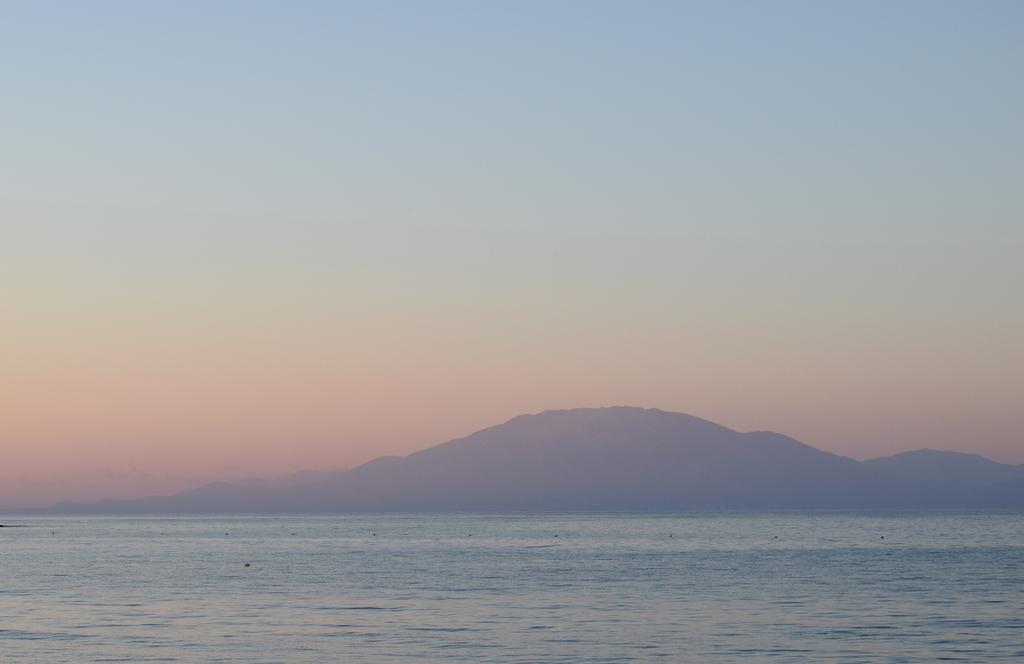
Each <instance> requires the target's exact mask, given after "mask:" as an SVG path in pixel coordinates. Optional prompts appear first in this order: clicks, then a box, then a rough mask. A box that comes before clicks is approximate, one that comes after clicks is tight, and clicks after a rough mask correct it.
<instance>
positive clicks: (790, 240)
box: [0, 1, 1024, 506]
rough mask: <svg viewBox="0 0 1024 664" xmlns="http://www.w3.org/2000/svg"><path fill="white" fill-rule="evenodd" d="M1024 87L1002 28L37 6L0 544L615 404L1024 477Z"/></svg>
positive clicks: (832, 9) (956, 20)
mask: <svg viewBox="0 0 1024 664" xmlns="http://www.w3.org/2000/svg"><path fill="white" fill-rule="evenodd" d="M1021 63H1024V4H1022V3H1019V2H1009V1H1007V2H999V1H992V2H984V3H968V2H917V1H910V2H902V3H882V2H862V3H849V4H824V3H813V2H785V3H772V4H757V3H743V2H737V3H731V2H729V3H717V2H716V3H710V2H694V3H674V2H644V3H618V2H592V3H586V4H582V3H572V2H565V3H515V4H512V3H474V2H442V3H424V4H416V3H401V2H399V3H384V4H382V3H370V2H367V3H362V2H352V3H333V2H303V3H297V4H292V3H273V2H250V3H244V4H231V3H225V4H221V3H217V4H210V3H199V2H175V3H123V2H105V1H96V2H89V3H57V4H51V3H32V2H11V3H5V4H4V5H3V6H2V7H0V75H2V77H0V78H2V80H3V81H4V85H3V95H4V99H3V103H2V104H0V122H2V123H3V127H4V128H5V129H6V131H5V132H4V144H3V149H2V150H0V284H2V286H0V451H2V454H0V506H8V505H10V506H27V505H38V504H45V503H48V502H54V501H56V500H60V499H67V498H76V499H91V498H99V497H118V496H119V495H120V496H124V495H126V494H128V493H132V494H133V495H143V494H146V493H157V492H163V491H168V492H169V491H173V490H177V489H180V488H185V487H186V486H188V485H195V484H201V483H204V482H207V481H212V480H217V479H237V478H240V477H245V476H280V475H284V474H288V473H291V472H295V471H299V470H307V469H336V468H345V467H351V466H354V465H357V464H359V463H362V462H365V461H367V460H369V459H372V458H375V457H378V456H382V455H404V454H408V453H410V452H413V451H416V450H420V449H424V448H427V447H430V446H431V445H434V444H437V443H440V442H443V441H446V440H449V439H453V438H457V437H459V436H463V435H466V434H468V433H471V432H473V431H476V430H478V429H481V428H484V427H487V426H491V425H493V424H496V423H500V422H503V421H506V420H508V419H509V418H511V417H513V416H515V415H518V414H521V413H530V412H538V411H542V410H547V409H558V408H575V407H580V406H604V405H611V404H627V405H636V406H642V407H647V408H661V409H664V410H668V411H675V412H684V413H691V414H694V415H697V416H699V417H702V418H706V419H709V420H712V421H715V422H719V423H722V424H724V425H726V426H728V427H730V428H733V429H736V430H738V431H752V430H771V431H778V432H781V433H784V434H786V435H788V436H792V437H794V438H796V439H798V440H801V441H803V442H805V443H807V444H809V445H813V446H815V447H817V448H819V449H822V450H826V451H829V452H834V453H836V454H840V455H843V456H849V457H852V458H856V459H864V458H868V457H875V456H881V455H886V454H893V453H897V452H902V451H907V450H913V449H918V448H935V449H946V450H955V451H961V452H968V453H978V454H982V455H985V456H987V457H989V458H992V459H994V460H996V461H1001V462H1007V463H1016V464H1020V463H1024V437H1022V433H1021V432H1022V431H1024V403H1022V396H1021V395H1024V371H1022V369H1021V368H1022V367H1024V305H1022V299H1021V297H1020V290H1021V284H1022V283H1024V261H1022V260H1021V256H1022V255H1024V222H1022V218H1024V207H1022V202H1021V195H1020V192H1021V189H1022V186H1024V86H1021V85H1020V83H1019V79H1020V69H1021ZM48 496H49V497H48Z"/></svg>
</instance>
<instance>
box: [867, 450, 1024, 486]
mask: <svg viewBox="0 0 1024 664" xmlns="http://www.w3.org/2000/svg"><path fill="white" fill-rule="evenodd" d="M864 465H865V466H867V467H868V468H871V469H872V470H876V471H878V472H880V473H884V474H886V475H891V476H894V477H900V478H903V479H913V480H922V481H929V482H953V483H957V484H963V485H970V486H985V485H992V484H996V483H999V482H1008V481H1010V480H1015V479H1024V466H1013V465H1010V464H1006V463H998V462H996V461H992V460H991V459H986V458H985V457H983V456H981V455H980V454H965V453H963V452H944V451H940V450H914V451H912V452H903V453H901V454H894V455H893V456H887V457H879V458H877V459H868V460H867V461H864Z"/></svg>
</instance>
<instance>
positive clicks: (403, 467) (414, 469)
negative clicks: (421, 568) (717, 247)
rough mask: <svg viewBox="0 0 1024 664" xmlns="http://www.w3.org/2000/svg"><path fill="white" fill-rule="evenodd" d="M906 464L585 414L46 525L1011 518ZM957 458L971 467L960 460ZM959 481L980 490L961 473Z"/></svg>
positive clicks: (682, 419) (663, 421) (689, 424)
mask: <svg viewBox="0 0 1024 664" xmlns="http://www.w3.org/2000/svg"><path fill="white" fill-rule="evenodd" d="M912 454H917V455H918V456H911V457H910V458H909V459H897V457H890V458H888V459H889V460H886V459H874V460H872V461H870V462H866V463H860V462H857V461H855V460H853V459H848V458H845V457H841V456H837V455H835V454H830V453H828V452H823V451H821V450H818V449H815V448H813V447H810V446H809V445H805V444H803V443H800V442H799V441H796V440H794V439H792V438H789V437H787V436H784V435H782V434H778V433H773V432H769V431H756V432H750V433H740V432H737V431H733V430H731V429H728V428H726V427H723V426H720V425H718V424H715V423H713V422H709V421H707V420H702V419H700V418H697V417H693V416H690V415H684V414H681V413H669V412H665V411H661V410H653V409H641V408H626V407H613V408H587V409H576V410H562V411H546V412H543V413H539V414H536V415H523V416H520V417H516V418H513V419H512V420H509V421H508V422H506V423H504V424H501V425H498V426H494V427H491V428H488V429H484V430H482V431H479V432H477V433H474V434H472V435H470V436H467V437H465V438H460V439H458V440H453V441H450V442H448V443H444V444H442V445H438V446H436V447H432V448H430V449H427V450H424V451H422V452H417V453H415V454H411V455H409V456H406V457H381V458H379V459H376V460H374V461H371V462H369V463H367V464H364V465H362V466H359V467H357V468H354V469H352V470H349V471H344V472H340V473H335V474H330V475H329V476H327V477H325V478H313V480H312V481H309V482H301V483H295V484H287V485H284V486H282V485H275V484H272V483H260V482H243V483H234V484H231V483H214V484H210V485H207V486H204V487H201V488H199V489H195V490H193V491H186V492H184V493H179V494H175V495H172V496H154V497H150V498H141V499H138V500H117V501H101V502H98V503H90V504H81V503H63V504H60V505H57V506H55V507H54V508H52V509H51V510H50V511H53V512H63V513H170V512H179V513H215V512H249V513H260V512H271V513H272V512H352V511H454V510H495V511H502V510H721V509H760V510H768V509H843V508H956V507H970V508H982V507H1013V508H1019V507H1024V482H1021V483H1017V484H1015V483H1014V482H1013V481H1012V478H1001V479H996V480H993V481H988V480H985V481H982V480H978V481H977V482H975V481H973V480H972V481H970V482H962V481H960V480H959V479H950V477H958V476H957V475H956V473H954V472H953V466H955V465H956V463H955V461H956V459H953V458H951V459H949V460H947V461H945V462H943V463H947V462H948V463H949V464H951V465H950V467H949V469H947V471H944V472H945V473H946V474H943V473H937V472H925V471H923V470H921V471H920V472H918V471H915V470H913V469H914V468H918V467H919V466H920V467H924V466H926V465H927V464H916V465H915V460H916V459H918V458H919V457H920V455H919V453H912ZM940 454H941V453H940ZM902 456H904V455H898V457H902ZM962 456H965V457H968V460H967V461H966V462H965V463H968V464H975V465H978V462H977V459H976V458H974V457H973V455H962ZM921 458H923V457H921ZM956 458H959V456H958V457H956ZM977 458H981V457H977ZM892 459H897V460H896V461H892ZM986 461H987V460H986ZM989 463H994V462H989ZM940 465H941V464H940ZM982 465H984V464H982ZM995 465H996V466H1001V465H1002V464H995ZM943 467H944V468H945V466H943ZM1010 468H1012V467H1010ZM898 469H906V471H905V472H896V470H898ZM915 473H916V474H915ZM962 475H963V476H964V477H972V478H973V477H980V474H978V473H976V472H974V471H971V472H968V471H964V472H963V473H962ZM1007 480H1011V481H1007Z"/></svg>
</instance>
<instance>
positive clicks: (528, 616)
mask: <svg viewBox="0 0 1024 664" xmlns="http://www.w3.org/2000/svg"><path fill="white" fill-rule="evenodd" d="M0 523H3V524H4V525H5V527H4V528H0V662H4V663H6V662H47V663H49V662H93V661H97V662H98V661H105V662H115V661H116V662H145V661H187V662H443V661H466V662H588V663H591V662H629V661H641V662H645V661H664V662H732V661H740V660H745V661H758V662H759V661H767V662H934V661H940V660H945V661H966V662H1009V661H1015V660H1016V661H1020V660H1024V514H1021V513H992V512H989V513H968V512H963V513H936V512H920V513H912V512H871V513H860V512H828V513H824V512H782V513H719V514H704V513H699V514H633V513H630V514H618V513H613V514H552V513H543V514H532V513H530V514H528V513H512V514H477V513H473V514H400V515H396V514H363V515H344V516H334V515H332V516H281V515H273V516H188V515H180V516H159V517H134V516H133V517H106V516H104V517H98V516H97V517H93V516H88V517H50V516H45V517H44V516H29V515H22V516H0Z"/></svg>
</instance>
